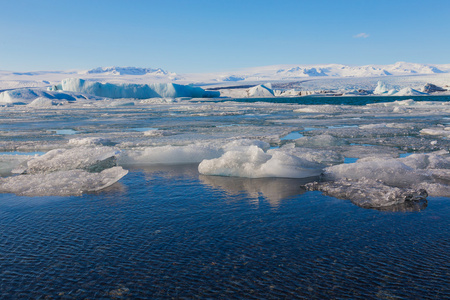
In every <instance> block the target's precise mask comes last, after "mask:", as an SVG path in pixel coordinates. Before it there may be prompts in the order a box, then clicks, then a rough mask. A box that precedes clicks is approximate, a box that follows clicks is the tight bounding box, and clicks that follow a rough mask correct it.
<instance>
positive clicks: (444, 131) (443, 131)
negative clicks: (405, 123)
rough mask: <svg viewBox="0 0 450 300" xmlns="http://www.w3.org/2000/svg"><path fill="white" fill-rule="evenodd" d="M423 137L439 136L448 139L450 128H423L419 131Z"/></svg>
mask: <svg viewBox="0 0 450 300" xmlns="http://www.w3.org/2000/svg"><path fill="white" fill-rule="evenodd" d="M420 133H421V134H423V135H440V136H446V137H450V127H445V128H424V129H422V130H421V131H420Z"/></svg>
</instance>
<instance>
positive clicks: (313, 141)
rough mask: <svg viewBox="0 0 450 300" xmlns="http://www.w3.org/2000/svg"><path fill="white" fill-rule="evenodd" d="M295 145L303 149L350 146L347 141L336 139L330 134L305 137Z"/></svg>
mask: <svg viewBox="0 0 450 300" xmlns="http://www.w3.org/2000/svg"><path fill="white" fill-rule="evenodd" d="M295 144H296V145H297V146H301V147H310V148H322V147H332V146H342V145H348V142H347V141H346V140H343V139H340V138H336V137H334V136H331V135H328V134H322V135H316V136H305V137H302V138H299V139H296V140H295Z"/></svg>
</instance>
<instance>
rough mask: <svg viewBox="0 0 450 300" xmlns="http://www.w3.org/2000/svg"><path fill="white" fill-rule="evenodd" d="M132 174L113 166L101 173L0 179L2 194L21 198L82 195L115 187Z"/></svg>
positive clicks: (39, 174) (43, 174)
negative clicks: (115, 184)
mask: <svg viewBox="0 0 450 300" xmlns="http://www.w3.org/2000/svg"><path fill="white" fill-rule="evenodd" d="M127 173H128V171H126V170H124V169H123V168H122V167H112V168H109V169H105V170H103V171H102V172H100V173H90V172H87V171H84V170H67V171H57V172H53V173H47V174H46V173H37V174H32V175H19V176H12V177H6V178H0V193H14V194H16V195H19V196H78V195H81V194H83V193H86V192H95V191H99V190H102V189H104V188H107V187H109V186H111V185H112V184H114V183H116V182H117V181H118V180H120V179H121V178H122V177H123V176H125V175H126V174H127Z"/></svg>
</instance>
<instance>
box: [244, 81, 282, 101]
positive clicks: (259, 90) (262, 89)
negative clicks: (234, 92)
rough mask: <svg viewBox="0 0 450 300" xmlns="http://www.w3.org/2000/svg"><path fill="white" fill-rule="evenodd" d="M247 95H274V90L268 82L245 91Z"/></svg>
mask: <svg viewBox="0 0 450 300" xmlns="http://www.w3.org/2000/svg"><path fill="white" fill-rule="evenodd" d="M247 95H248V97H261V98H262V97H275V94H274V91H273V90H272V87H271V85H270V84H266V85H263V84H261V85H257V86H254V87H252V88H250V89H248V91H247Z"/></svg>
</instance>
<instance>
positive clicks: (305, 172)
mask: <svg viewBox="0 0 450 300" xmlns="http://www.w3.org/2000/svg"><path fill="white" fill-rule="evenodd" d="M323 168H324V165H322V164H319V163H316V162H312V161H309V160H306V159H304V158H300V157H298V156H295V155H292V154H289V153H287V152H284V151H282V150H269V151H267V152H264V150H263V149H261V148H259V147H257V146H255V145H253V146H249V147H246V148H243V149H237V150H230V151H227V152H225V154H223V155H222V156H221V157H219V158H216V159H209V160H208V159H206V160H203V161H202V162H201V163H200V164H199V166H198V170H199V172H200V173H201V174H203V175H220V176H236V177H247V178H263V177H284V178H307V177H314V176H318V175H319V174H320V173H321V172H322V169H323Z"/></svg>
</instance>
